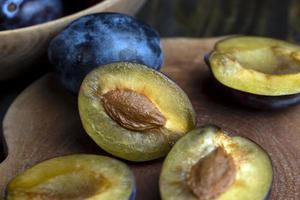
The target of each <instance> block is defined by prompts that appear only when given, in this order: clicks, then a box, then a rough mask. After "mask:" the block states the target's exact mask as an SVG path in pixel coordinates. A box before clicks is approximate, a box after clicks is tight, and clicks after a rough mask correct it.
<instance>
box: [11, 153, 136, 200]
mask: <svg viewBox="0 0 300 200" xmlns="http://www.w3.org/2000/svg"><path fill="white" fill-rule="evenodd" d="M135 193H136V186H135V180H134V176H133V174H132V172H131V171H130V170H129V168H128V167H127V166H126V165H125V164H123V163H122V162H120V161H117V160H115V159H112V158H109V157H106V156H98V155H86V154H80V155H69V156H63V157H58V158H53V159H50V160H47V161H44V162H42V163H39V164H37V165H35V166H33V167H32V168H30V169H28V170H26V171H25V172H24V173H22V174H20V175H18V176H16V177H15V178H13V179H12V180H11V181H10V182H9V184H8V186H7V200H20V199H22V200H32V199H43V200H54V199H55V200H63V199H94V200H104V199H105V200H115V199H120V200H134V199H135Z"/></svg>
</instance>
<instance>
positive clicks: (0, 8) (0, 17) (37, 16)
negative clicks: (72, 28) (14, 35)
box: [0, 0, 63, 30]
mask: <svg viewBox="0 0 300 200" xmlns="http://www.w3.org/2000/svg"><path fill="white" fill-rule="evenodd" d="M62 7H63V6H62V2H61V0H0V29H1V30H8V29H16V28H21V27H26V26H31V25H35V24H40V23H44V22H47V21H51V20H53V19H56V18H59V17H61V16H62V14H63V8H62Z"/></svg>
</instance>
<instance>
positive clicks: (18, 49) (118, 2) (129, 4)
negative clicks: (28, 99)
mask: <svg viewBox="0 0 300 200" xmlns="http://www.w3.org/2000/svg"><path fill="white" fill-rule="evenodd" d="M145 1H146V0H106V1H103V2H100V3H98V4H96V5H95V6H92V7H90V8H88V9H85V10H82V11H80V12H77V13H75V14H72V15H69V16H66V17H63V18H60V19H58V20H55V21H52V22H49V23H44V24H40V25H36V26H30V27H26V28H22V29H15V30H8V31H0V63H1V66H0V80H7V79H11V78H15V77H17V76H20V75H22V74H23V73H24V72H28V71H30V70H32V67H33V66H35V65H33V64H34V63H37V60H40V59H45V58H43V56H44V57H45V54H46V51H47V46H48V43H49V41H50V40H51V39H52V38H53V37H54V36H55V35H56V34H57V33H58V32H60V31H61V30H62V29H63V28H64V27H65V26H66V25H67V24H69V23H70V22H71V21H73V20H75V19H77V18H79V17H81V16H83V15H87V14H92V13H96V12H104V11H114V12H121V13H128V14H134V13H136V12H137V11H138V10H139V9H140V7H141V6H142V5H143V4H144V2H145ZM39 67H43V66H39Z"/></svg>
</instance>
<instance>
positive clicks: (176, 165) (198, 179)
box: [160, 126, 273, 200]
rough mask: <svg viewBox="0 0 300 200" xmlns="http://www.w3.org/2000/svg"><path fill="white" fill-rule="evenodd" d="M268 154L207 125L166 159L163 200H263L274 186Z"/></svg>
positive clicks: (161, 176) (161, 178)
mask: <svg viewBox="0 0 300 200" xmlns="http://www.w3.org/2000/svg"><path fill="white" fill-rule="evenodd" d="M272 179H273V169H272V164H271V160H270V158H269V156H268V155H267V153H266V152H265V151H264V150H263V149H262V148H261V147H259V146H258V145H257V144H255V143H254V142H252V141H250V140H248V139H246V138H243V137H239V136H236V137H230V136H228V135H227V134H226V133H224V132H223V131H222V130H221V129H219V128H217V127H214V126H205V127H202V128H199V129H195V130H193V131H191V132H189V133H188V134H187V135H185V136H184V137H182V138H181V139H180V140H179V141H178V142H177V143H176V144H175V145H174V147H173V148H172V150H171V151H170V153H169V154H168V156H167V158H166V159H165V161H164V163H163V167H162V171H161V175H160V193H161V197H162V200H169V199H172V200H182V199H185V200H232V199H243V200H263V199H267V197H268V194H269V191H270V189H271V186H272Z"/></svg>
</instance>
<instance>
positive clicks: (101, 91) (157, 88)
mask: <svg viewBox="0 0 300 200" xmlns="http://www.w3.org/2000/svg"><path fill="white" fill-rule="evenodd" d="M79 113H80V117H81V121H82V124H83V126H84V128H85V130H86V132H87V133H88V134H89V135H90V136H91V137H92V139H93V140H94V141H95V142H96V143H97V144H98V145H99V146H100V147H101V148H103V149H104V150H105V151H107V152H109V153H111V154H113V155H115V156H118V157H120V158H123V159H126V160H131V161H147V160H153V159H156V158H160V157H162V156H164V155H166V154H167V153H168V152H169V150H170V148H171V146H172V145H173V144H174V143H175V142H176V141H177V140H178V139H179V138H180V137H181V136H182V135H184V134H185V133H187V132H188V131H190V130H192V129H193V128H194V126H195V112H194V109H193V107H192V104H191V103H190V101H189V99H188V97H187V96H186V94H185V93H184V92H183V90H182V89H180V87H179V86H177V85H176V84H175V83H174V82H173V81H171V80H170V79H169V78H167V77H166V76H165V75H163V74H162V73H160V72H158V71H155V70H153V69H150V68H148V67H146V66H144V65H140V64H134V63H127V62H120V63H113V64H109V65H105V66H101V67H99V68H97V69H96V70H94V71H92V72H91V73H89V75H88V76H87V77H86V78H85V80H84V81H83V83H82V85H81V89H80V93H79Z"/></svg>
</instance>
